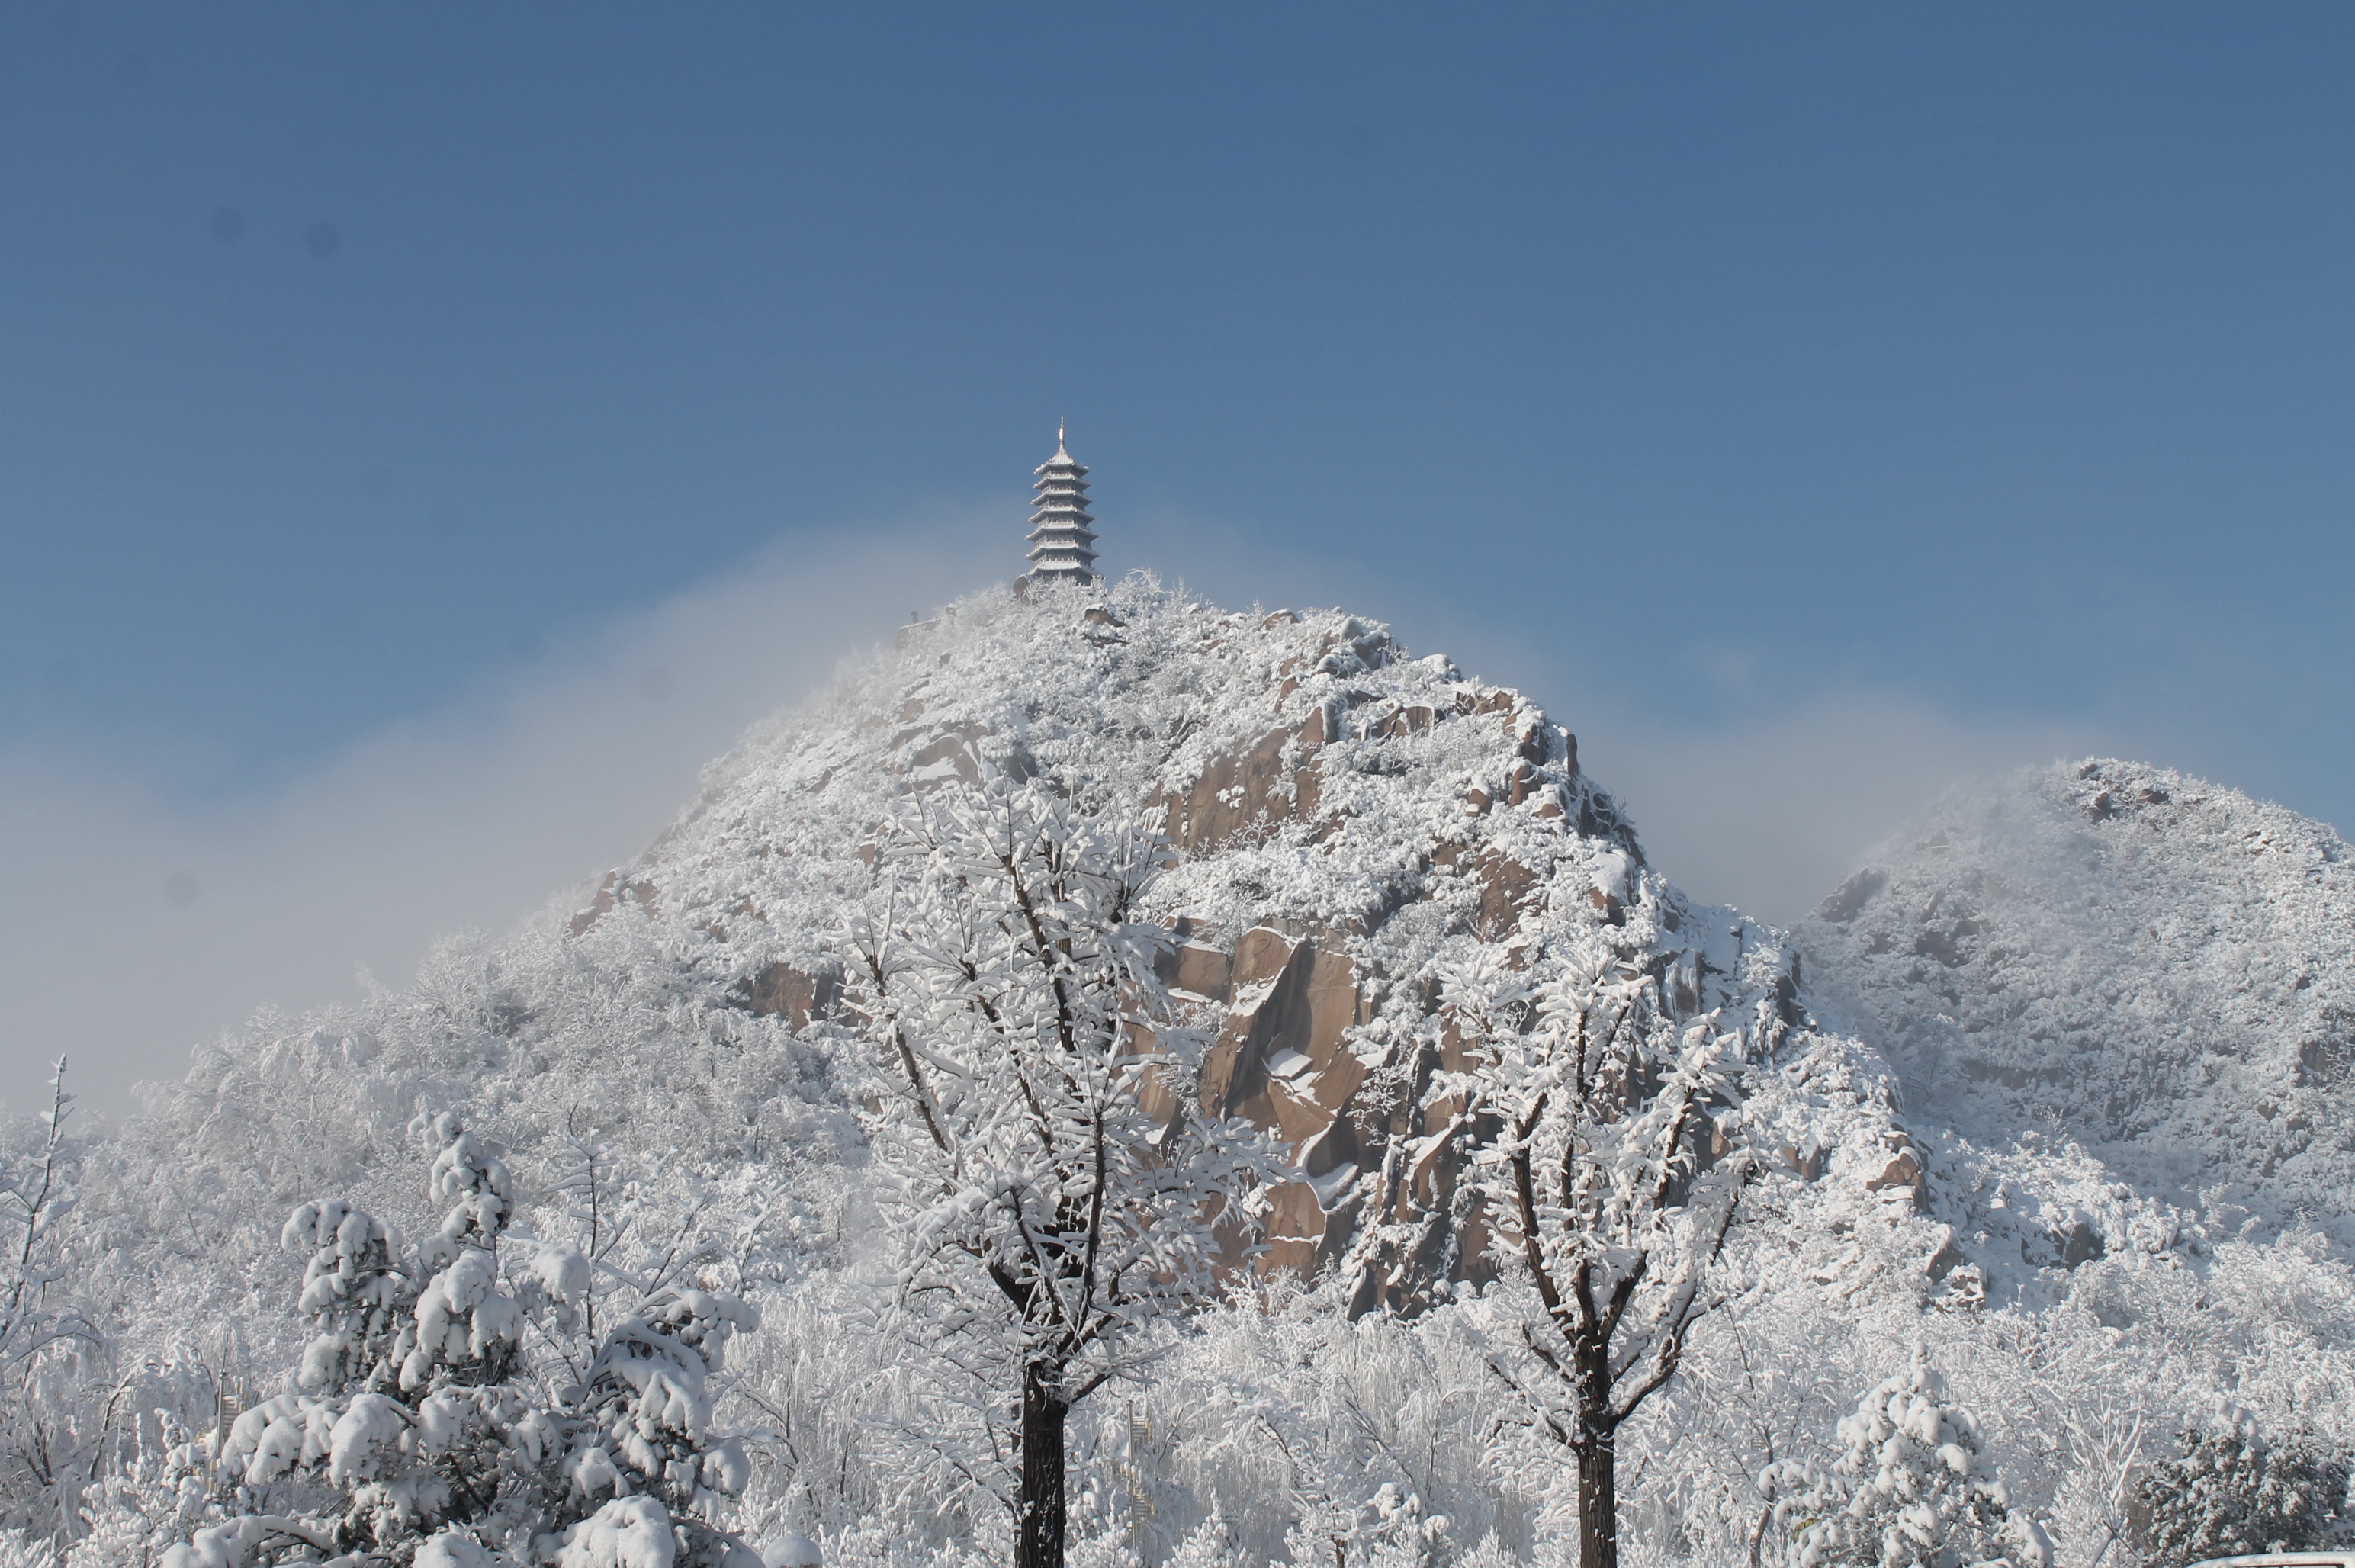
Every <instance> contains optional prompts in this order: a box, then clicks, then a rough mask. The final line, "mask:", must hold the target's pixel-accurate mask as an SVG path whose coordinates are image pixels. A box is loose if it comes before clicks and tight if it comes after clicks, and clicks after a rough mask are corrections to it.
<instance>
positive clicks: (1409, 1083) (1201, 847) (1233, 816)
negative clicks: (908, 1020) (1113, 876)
mask: <svg viewBox="0 0 2355 1568" xmlns="http://www.w3.org/2000/svg"><path fill="white" fill-rule="evenodd" d="M985 768H995V769H1000V770H1003V771H1005V772H1007V773H1011V774H1013V775H1015V776H1027V775H1029V774H1033V773H1039V774H1044V775H1046V776H1047V777H1049V778H1050V779H1052V780H1053V781H1054V782H1055V784H1056V785H1057V787H1059V788H1060V789H1063V790H1066V791H1068V792H1069V793H1071V794H1072V795H1075V796H1076V797H1078V798H1081V799H1082V800H1084V801H1087V802H1090V803H1091V804H1093V805H1099V806H1102V807H1103V808H1107V809H1114V810H1129V811H1136V810H1142V811H1144V812H1145V813H1146V814H1147V816H1149V817H1150V818H1152V819H1153V820H1155V821H1156V823H1157V824H1158V825H1159V826H1160V827H1161V828H1162V829H1163V831H1164V832H1166V834H1167V837H1168V838H1169V840H1170V842H1171V845H1172V847H1173V852H1174V853H1173V861H1174V863H1173V865H1172V868H1171V869H1170V871H1169V873H1168V875H1167V877H1166V878H1165V880H1163V881H1162V883H1161V884H1160V887H1159V890H1158V892H1157V895H1156V896H1157V899H1158V902H1159V913H1160V915H1161V917H1162V918H1163V919H1164V920H1165V921H1166V922H1167V923H1168V924H1170V925H1171V926H1173V927H1174V928H1175V929H1176V931H1177V933H1178V934H1179V935H1180V937H1181V938H1182V939H1183V943H1182V945H1181V946H1180V947H1179V948H1178V950H1177V953H1176V954H1175V955H1173V958H1172V960H1171V963H1170V965H1169V969H1168V973H1167V976H1166V978H1167V980H1168V981H1169V982H1170V983H1171V984H1172V985H1173V986H1175V987H1177V989H1178V990H1179V992H1180V994H1181V997H1185V998H1187V999H1188V1000H1190V1001H1191V1003H1192V1004H1193V1005H1194V1007H1195V1008H1196V1009H1197V1015H1198V1017H1199V1021H1200V1022H1201V1023H1202V1024H1203V1025H1204V1026H1205V1027H1208V1028H1209V1029H1213V1030H1214V1031H1215V1034H1216V1040H1215V1043H1214V1045H1213V1047H1212V1050H1211V1054H1210V1059H1209V1066H1208V1069H1207V1072H1206V1089H1207V1093H1208V1094H1209V1098H1210V1100H1211V1103H1212V1108H1213V1109H1215V1110H1217V1111H1220V1112H1222V1113H1224V1114H1228V1115H1244V1116H1248V1117H1250V1118H1251V1119H1252V1120H1254V1121H1256V1122H1258V1123H1260V1124H1261V1125H1265V1126H1269V1127H1272V1128H1274V1129H1276V1130H1277V1131H1278V1132H1280V1133H1281V1134H1282V1135H1283V1136H1284V1139H1285V1140H1286V1142H1287V1143H1288V1144H1289V1145H1290V1146H1291V1147H1292V1148H1293V1149H1294V1150H1295V1155H1296V1157H1297V1159H1298V1161H1299V1164H1300V1166H1301V1168H1302V1171H1303V1175H1302V1179H1300V1180H1298V1181H1295V1182H1294V1183H1292V1184H1290V1185H1289V1186H1287V1187H1286V1188H1284V1189H1283V1190H1282V1191H1281V1192H1280V1193H1279V1194H1278V1197H1277V1204H1276V1212H1275V1218H1274V1220H1273V1225H1272V1231H1273V1236H1272V1241H1273V1245H1272V1247H1271V1250H1270V1252H1269V1253H1268V1256H1267V1259H1266V1265H1267V1266H1269V1267H1290V1268H1294V1269H1297V1270H1300V1271H1301V1272H1303V1273H1313V1272H1316V1270H1317V1269H1319V1268H1322V1267H1324V1266H1327V1265H1339V1266H1343V1267H1344V1268H1345V1270H1346V1272H1348V1273H1349V1274H1350V1275H1351V1276H1352V1278H1353V1281H1354V1285H1355V1288H1354V1292H1353V1296H1352V1301H1353V1306H1354V1307H1355V1308H1356V1309H1357V1310H1363V1309H1365V1308H1366V1307H1371V1306H1372V1305H1374V1304H1376V1303H1377V1302H1388V1303H1390V1304H1391V1305H1394V1306H1412V1305H1414V1304H1417V1303H1420V1302H1423V1301H1427V1300H1428V1299H1429V1298H1430V1293H1431V1291H1432V1289H1433V1287H1434V1286H1439V1287H1443V1288H1444V1286H1445V1285H1447V1284H1448V1282H1450V1281H1452V1280H1456V1279H1464V1278H1472V1279H1479V1278H1485V1277H1487V1273H1488V1268H1489V1265H1488V1263H1487V1259H1486V1258H1485V1257H1484V1256H1482V1255H1481V1251H1482V1249H1481V1247H1480V1245H1479V1243H1478V1240H1477V1237H1476V1234H1474V1233H1473V1232H1471V1231H1470V1230H1467V1226H1468V1225H1471V1224H1473V1223H1474V1221H1473V1217H1472V1216H1470V1215H1468V1214H1467V1213H1466V1212H1465V1211H1463V1206H1462V1205H1461V1204H1460V1203H1459V1202H1458V1201H1457V1194H1456V1189H1455V1170H1456V1168H1457V1166H1458V1163H1459V1162H1460V1159H1461V1158H1462V1157H1463V1156H1464V1152H1465V1151H1464V1150H1462V1149H1461V1148H1457V1147H1455V1141H1460V1140H1455V1139H1454V1137H1453V1135H1446V1134H1444V1132H1443V1128H1444V1125H1445V1124H1446V1118H1447V1115H1448V1111H1447V1108H1446V1107H1445V1106H1443V1105H1437V1104H1427V1103H1426V1102H1427V1101H1428V1100H1429V1098H1430V1096H1429V1094H1428V1089H1429V1085H1430V1083H1431V1081H1432V1077H1433V1073H1434V1072H1437V1071H1439V1070H1440V1069H1441V1068H1442V1067H1443V1065H1452V1063H1450V1062H1447V1061H1446V1060H1445V1059H1446V1057H1447V1054H1448V1052H1449V1051H1451V1050H1453V1049H1455V1048H1454V1047H1452V1046H1451V1045H1450V1044H1449V1043H1448V1041H1447V1040H1446V1038H1445V1037H1444V1029H1442V1028H1441V1027H1440V1026H1439V1021H1438V1019H1437V1014H1438V1003H1437V1000H1436V975H1437V972H1438V965H1440V963H1441V961H1442V960H1443V958H1444V957H1446V956H1448V955H1460V952H1461V950H1462V949H1463V948H1464V946H1465V944H1467V943H1478V942H1499V941H1507V940H1509V939H1512V938H1513V937H1514V935H1515V933H1517V932H1519V931H1521V930H1522V929H1523V928H1524V927H1527V928H1528V929H1529V930H1530V931H1532V932H1534V931H1535V930H1536V929H1537V925H1535V924H1532V923H1546V922H1553V923H1567V925H1568V927H1570V928H1575V929H1580V930H1584V931H1588V932H1590V933H1594V934H1595V935H1596V937H1597V938H1598V940H1601V941H1603V942H1604V943H1605V944H1606V945H1607V946H1608V948H1609V950H1610V952H1611V953H1612V954H1613V955H1614V961H1615V962H1617V963H1619V964H1620V965H1623V966H1624V967H1625V969H1626V971H1627V972H1628V973H1629V974H1631V975H1638V974H1643V975H1650V976H1654V977H1656V978H1657V981H1658V983H1659V984H1661V985H1662V986H1663V987H1666V988H1667V989H1668V990H1669V991H1670V992H1671V993H1673V998H1672V999H1673V1005H1674V1006H1675V1007H1677V1008H1680V1009H1681V1010H1682V1011H1683V1012H1684V1013H1685V1014H1688V1015H1690V1016H1699V1015H1701V1014H1705V1013H1708V1012H1710V1011H1711V1010H1712V1009H1718V1008H1723V1009H1726V1010H1728V1011H1729V1012H1733V1013H1739V1014H1742V1015H1743V1016H1749V1015H1757V1016H1760V1017H1762V1018H1764V1019H1767V1020H1768V1025H1769V1029H1770V1036H1769V1037H1768V1038H1767V1041H1766V1048H1767V1049H1768V1051H1770V1052H1771V1051H1773V1050H1774V1046H1775V1042H1777V1041H1779V1040H1780V1038H1781V1035H1782V1033H1783V1032H1784V1031H1785V1030H1787V1029H1791V1028H1793V1027H1794V1026H1799V1025H1803V1024H1804V1023H1805V1011H1804V1008H1802V1006H1801V1005H1800V1003H1799V1000H1798V995H1797V988H1796V978H1795V976H1793V974H1792V972H1791V965H1790V962H1789V958H1788V955H1787V953H1786V950H1785V944H1784V942H1783V939H1782V937H1781V935H1780V933H1776V932H1774V931H1772V930H1771V929H1769V928H1766V927H1763V926H1760V925H1758V924H1756V923H1753V922H1751V921H1748V920H1746V919H1744V918H1743V917H1742V916H1740V915H1739V914H1737V913H1735V912H1732V911H1729V910H1718V909H1706V908H1696V907H1693V906H1691V905H1689V903H1688V902H1687V901H1685V900H1684V899H1683V897H1682V896H1681V895H1679V894H1678V893H1677V892H1676V891H1674V890H1673V889H1672V888H1671V887H1669V886H1668V883H1667V882H1665V881H1664V880H1662V879H1661V878H1660V877H1659V876H1658V875H1657V873H1655V872H1653V871H1651V870H1650V869H1648V868H1647V867H1646V865H1645V862H1644V858H1643V853H1642V850H1641V848H1640V847H1639V845H1638V844H1637V842H1636V837H1635V834H1634V832H1633V831H1632V829H1631V828H1629V827H1628V826H1627V825H1626V823H1625V820H1624V819H1623V817H1622V816H1621V815H1620V813H1619V810H1618V808H1617V806H1616V805H1615V804H1614V801H1613V800H1612V798H1611V797H1610V796H1609V795H1607V794H1605V793H1604V791H1602V790H1601V789H1600V788H1598V787H1597V786H1596V785H1595V784H1593V781H1591V780H1590V779H1589V778H1588V777H1587V776H1586V775H1585V774H1584V773H1582V771H1581V770H1580V769H1579V766H1578V761H1577V743H1576V741H1575V739H1574V738H1573V737H1572V736H1571V735H1570V734H1569V732H1568V731H1565V730H1563V729H1561V727H1560V726H1558V725H1555V724H1553V723H1552V722H1550V720H1548V719H1547V718H1546V716H1545V715H1544V713H1543V712H1542V711H1540V709H1538V708H1537V707H1536V706H1535V705H1534V704H1532V703H1530V702H1529V700H1528V699H1525V698H1523V697H1521V696H1520V695H1519V694H1518V693H1516V692H1513V691H1510V690H1508V689H1505V688H1495V687H1488V686H1485V685H1482V684H1481V683H1479V682H1477V681H1473V680H1467V679H1465V678H1464V677H1463V676H1462V675H1461V674H1460V672H1458V671H1457V670H1455V668H1454V667H1452V666H1451V665H1450V664H1449V663H1448V662H1447V661H1446V660H1445V659H1444V658H1442V657H1430V658H1421V659H1416V658H1410V657H1408V656H1405V655H1404V653H1403V652H1402V651H1401V650H1400V649H1399V648H1397V647H1396V646H1395V645H1393V644H1392V642H1391V637H1390V635H1389V633H1388V632H1387V630H1385V629H1384V628H1381V627H1379V626H1374V625H1370V624H1367V623H1365V622H1362V621H1359V620H1358V619H1356V618H1354V617H1351V616H1348V615H1344V614H1341V613H1323V614H1315V615H1309V616H1302V615H1299V614H1296V613H1293V612H1291V611H1277V612H1275V613H1255V614H1252V615H1241V614H1227V613H1220V612H1219V611H1217V610H1215V609H1213V608H1212V607H1210V606H1209V605H1206V604H1203V603H1199V602H1197V601H1194V600H1191V599H1188V598H1187V597H1185V596H1183V595H1180V594H1172V593H1167V592H1164V591H1162V590H1160V589H1159V588H1157V587H1156V586H1155V585H1153V584H1151V583H1148V582H1144V581H1132V582H1130V583H1127V584H1124V585H1122V586H1120V587H1119V588H1117V589H1114V590H1113V591H1112V592H1110V593H1109V594H1107V595H1105V596H1103V597H1102V598H1100V599H1099V598H1093V597H1091V596H1089V595H1087V594H1083V593H1075V592H1067V591H1063V590H1049V591H1043V592H1041V593H1040V594H1039V596H1038V598H1037V599H1036V601H1035V602H1031V603H1023V602H1018V601H1017V600H1016V599H1014V598H1012V597H1007V596H991V595H983V596H978V597H976V598H975V599H971V600H968V601H966V602H964V603H962V604H960V605H958V606H955V607H954V609H953V610H952V611H951V612H949V613H947V614H946V615H944V617H943V619H942V620H941V621H939V622H936V623H932V624H925V625H922V626H916V627H911V628H909V629H908V630H907V631H905V632H904V633H903V634H902V635H901V637H900V647H899V648H898V649H897V650H895V652H894V654H893V655H892V656H890V657H887V658H884V659H882V660H879V661H878V662H877V663H876V664H874V665H873V666H871V667H868V669H866V670H865V671H864V672H862V673H860V674H858V675H856V676H854V677H851V678H849V679H848V680H847V681H846V682H845V683H844V684H842V685H841V686H840V687H838V688H837V690H836V692H835V693H834V695H833V696H832V698H831V699H829V701H828V702H827V703H826V705H825V706H824V707H823V708H822V709H819V710H816V711H814V712H811V713H808V714H805V715H801V716H797V717H796V718H795V719H794V720H791V721H790V722H788V723H786V724H783V725H781V726H778V727H775V728H772V729H770V730H767V731H764V732H762V733H761V734H759V735H756V736H755V737H754V738H753V739H752V740H751V741H749V742H748V743H747V744H746V745H745V746H744V747H743V748H742V749H741V750H740V752H738V753H737V754H736V755H735V756H733V757H731V758H730V759H729V760H728V761H727V762H725V763H722V764H720V765H719V766H718V767H716V768H715V769H714V770H713V771H712V773H711V775H710V777H709V780H708V781H707V784H706V788H705V790H704V792H703V795H702V797H701V799H700V800H699V801H698V803H697V804H696V805H695V806H694V807H693V808H692V809H690V810H689V812H688V813H687V815H686V816H685V817H684V818H683V819H682V820H681V822H680V823H679V824H678V825H677V827H675V828H674V829H673V830H672V831H671V832H670V833H669V834H667V835H666V836H665V837H664V839H663V840H662V841H661V842H660V843H658V844H657V845H656V846H655V848H654V849H653V850H651V851H650V852H649V853H648V854H647V855H646V856H645V858H644V859H642V860H641V861H640V862H639V863H638V864H636V865H634V866H633V867H631V868H630V869H628V870H627V871H625V872H617V873H615V874H614V875H613V877H612V878H610V879H609V880H608V881H607V883H606V885H605V886H604V887H603V888H602V889H601V891H600V895H599V899H598V901H597V902H596V903H595V904H593V905H591V907H590V908H589V909H587V910H584V911H582V912H581V913H580V914H579V915H578V916H576V917H575V919H574V921H573V923H572V925H573V929H574V930H575V931H576V932H581V933H586V932H588V931H590V930H592V929H593V928H594V927H595V925H596V924H597V923H599V922H601V921H602V920H603V919H605V918H606V917H607V915H608V913H609V912H611V911H613V909H615V908H618V907H620V906H621V905H623V904H625V903H626V904H630V905H634V906H635V907H636V908H638V909H640V910H642V911H645V912H647V913H648V914H649V915H650V916H651V917H652V918H654V919H655V921H656V922H657V923H660V924H662V925H663V926H665V927H666V929H669V930H671V931H673V932H674V933H677V936H678V940H680V941H682V942H687V943H691V944H693V950H694V952H695V954H696V957H695V963H696V964H697V965H698V973H699V974H700V975H701V976H702V977H703V983H705V984H707V985H709V986H710V987H713V988H714V989H715V990H717V991H719V992H721V993H724V994H726V995H729V996H731V997H737V998H739V999H741V1003H742V1005H744V1006H745V1007H746V1008H748V1009H750V1010H751V1011H754V1012H759V1013H768V1014H779V1015H782V1016H783V1017H785V1018H786V1019H788V1020H789V1021H791V1022H792V1023H793V1025H794V1027H795V1028H796V1029H802V1030H804V1031H805V1032H810V1031H815V1032H812V1038H819V1037H821V1036H822V1035H823V1033H824V1025H825V1023H826V1019H827V1017H828V1012H829V1008H830V1007H831V1004H832V999H833V997H834V995H835V992H836V987H837V976H838V974H839V959H838V957H837V954H836V944H837V938H838V936H839V935H840V933H842V932H843V931H844V930H845V923H846V920H847V918H848V917H849V915H850V913H851V912H858V911H870V912H871V911H873V910H875V909H876V908H878V907H879V900H880V899H881V898H883V897H885V896H888V887H886V886H885V885H884V883H883V881H882V880H880V879H879V878H878V877H877V876H876V874H875V873H874V872H873V870H872V869H870V862H871V860H872V859H873V857H872V854H871V845H872V843H873V840H874V837H875V836H876V835H877V833H878V832H879V830H880V829H881V827H882V826H883V825H884V824H886V823H887V822H888V821H889V820H890V812H891V808H892V801H893V800H894V798H895V797H897V796H898V795H900V793H901V792H905V791H910V790H913V791H915V792H917V793H919V794H921V793H922V791H924V790H925V789H928V788H931V787H935V786H937V785H939V784H943V783H945V782H947V781H949V780H952V779H960V778H961V779H965V780H971V779H973V778H975V777H977V776H978V774H979V773H980V772H981V770H983V769H985ZM1792 1141H1794V1142H1797V1141H1804V1135H1797V1134H1795V1135H1793V1137H1792ZM1823 1141H1824V1143H1825V1145H1826V1147H1830V1146H1831V1145H1832V1144H1833V1143H1834V1142H1835V1141H1837V1140H1835V1139H1833V1138H1831V1137H1829V1136H1827V1137H1826V1138H1825V1139H1824V1140H1823Z"/></svg>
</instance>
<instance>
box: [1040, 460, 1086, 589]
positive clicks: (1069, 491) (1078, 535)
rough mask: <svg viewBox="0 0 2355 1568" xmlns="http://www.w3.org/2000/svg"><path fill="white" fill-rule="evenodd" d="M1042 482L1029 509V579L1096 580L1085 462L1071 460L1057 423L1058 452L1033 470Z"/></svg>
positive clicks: (1048, 580) (1060, 580)
mask: <svg viewBox="0 0 2355 1568" xmlns="http://www.w3.org/2000/svg"><path fill="white" fill-rule="evenodd" d="M1032 472H1033V473H1035V474H1037V475H1039V481H1038V483H1037V484H1036V485H1032V486H1031V488H1032V489H1035V490H1037V491H1038V492H1039V499H1038V501H1037V502H1036V503H1035V506H1036V508H1037V509H1036V510H1034V511H1033V512H1032V513H1031V514H1030V573H1029V575H1030V579H1031V580H1032V581H1042V582H1093V581H1096V552H1095V549H1094V545H1095V542H1096V534H1095V529H1094V528H1092V527H1091V526H1090V525H1092V524H1093V523H1094V522H1095V518H1093V517H1090V516H1089V515H1088V484H1087V472H1088V469H1087V464H1083V463H1077V462H1074V461H1072V458H1071V453H1070V452H1068V451H1066V450H1065V449H1064V446H1063V427H1062V424H1061V423H1060V421H1058V422H1057V424H1056V426H1055V455H1054V456H1052V457H1050V458H1049V459H1047V461H1046V462H1044V463H1042V464H1039V466H1038V467H1037V468H1035V469H1033V470H1032Z"/></svg>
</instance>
